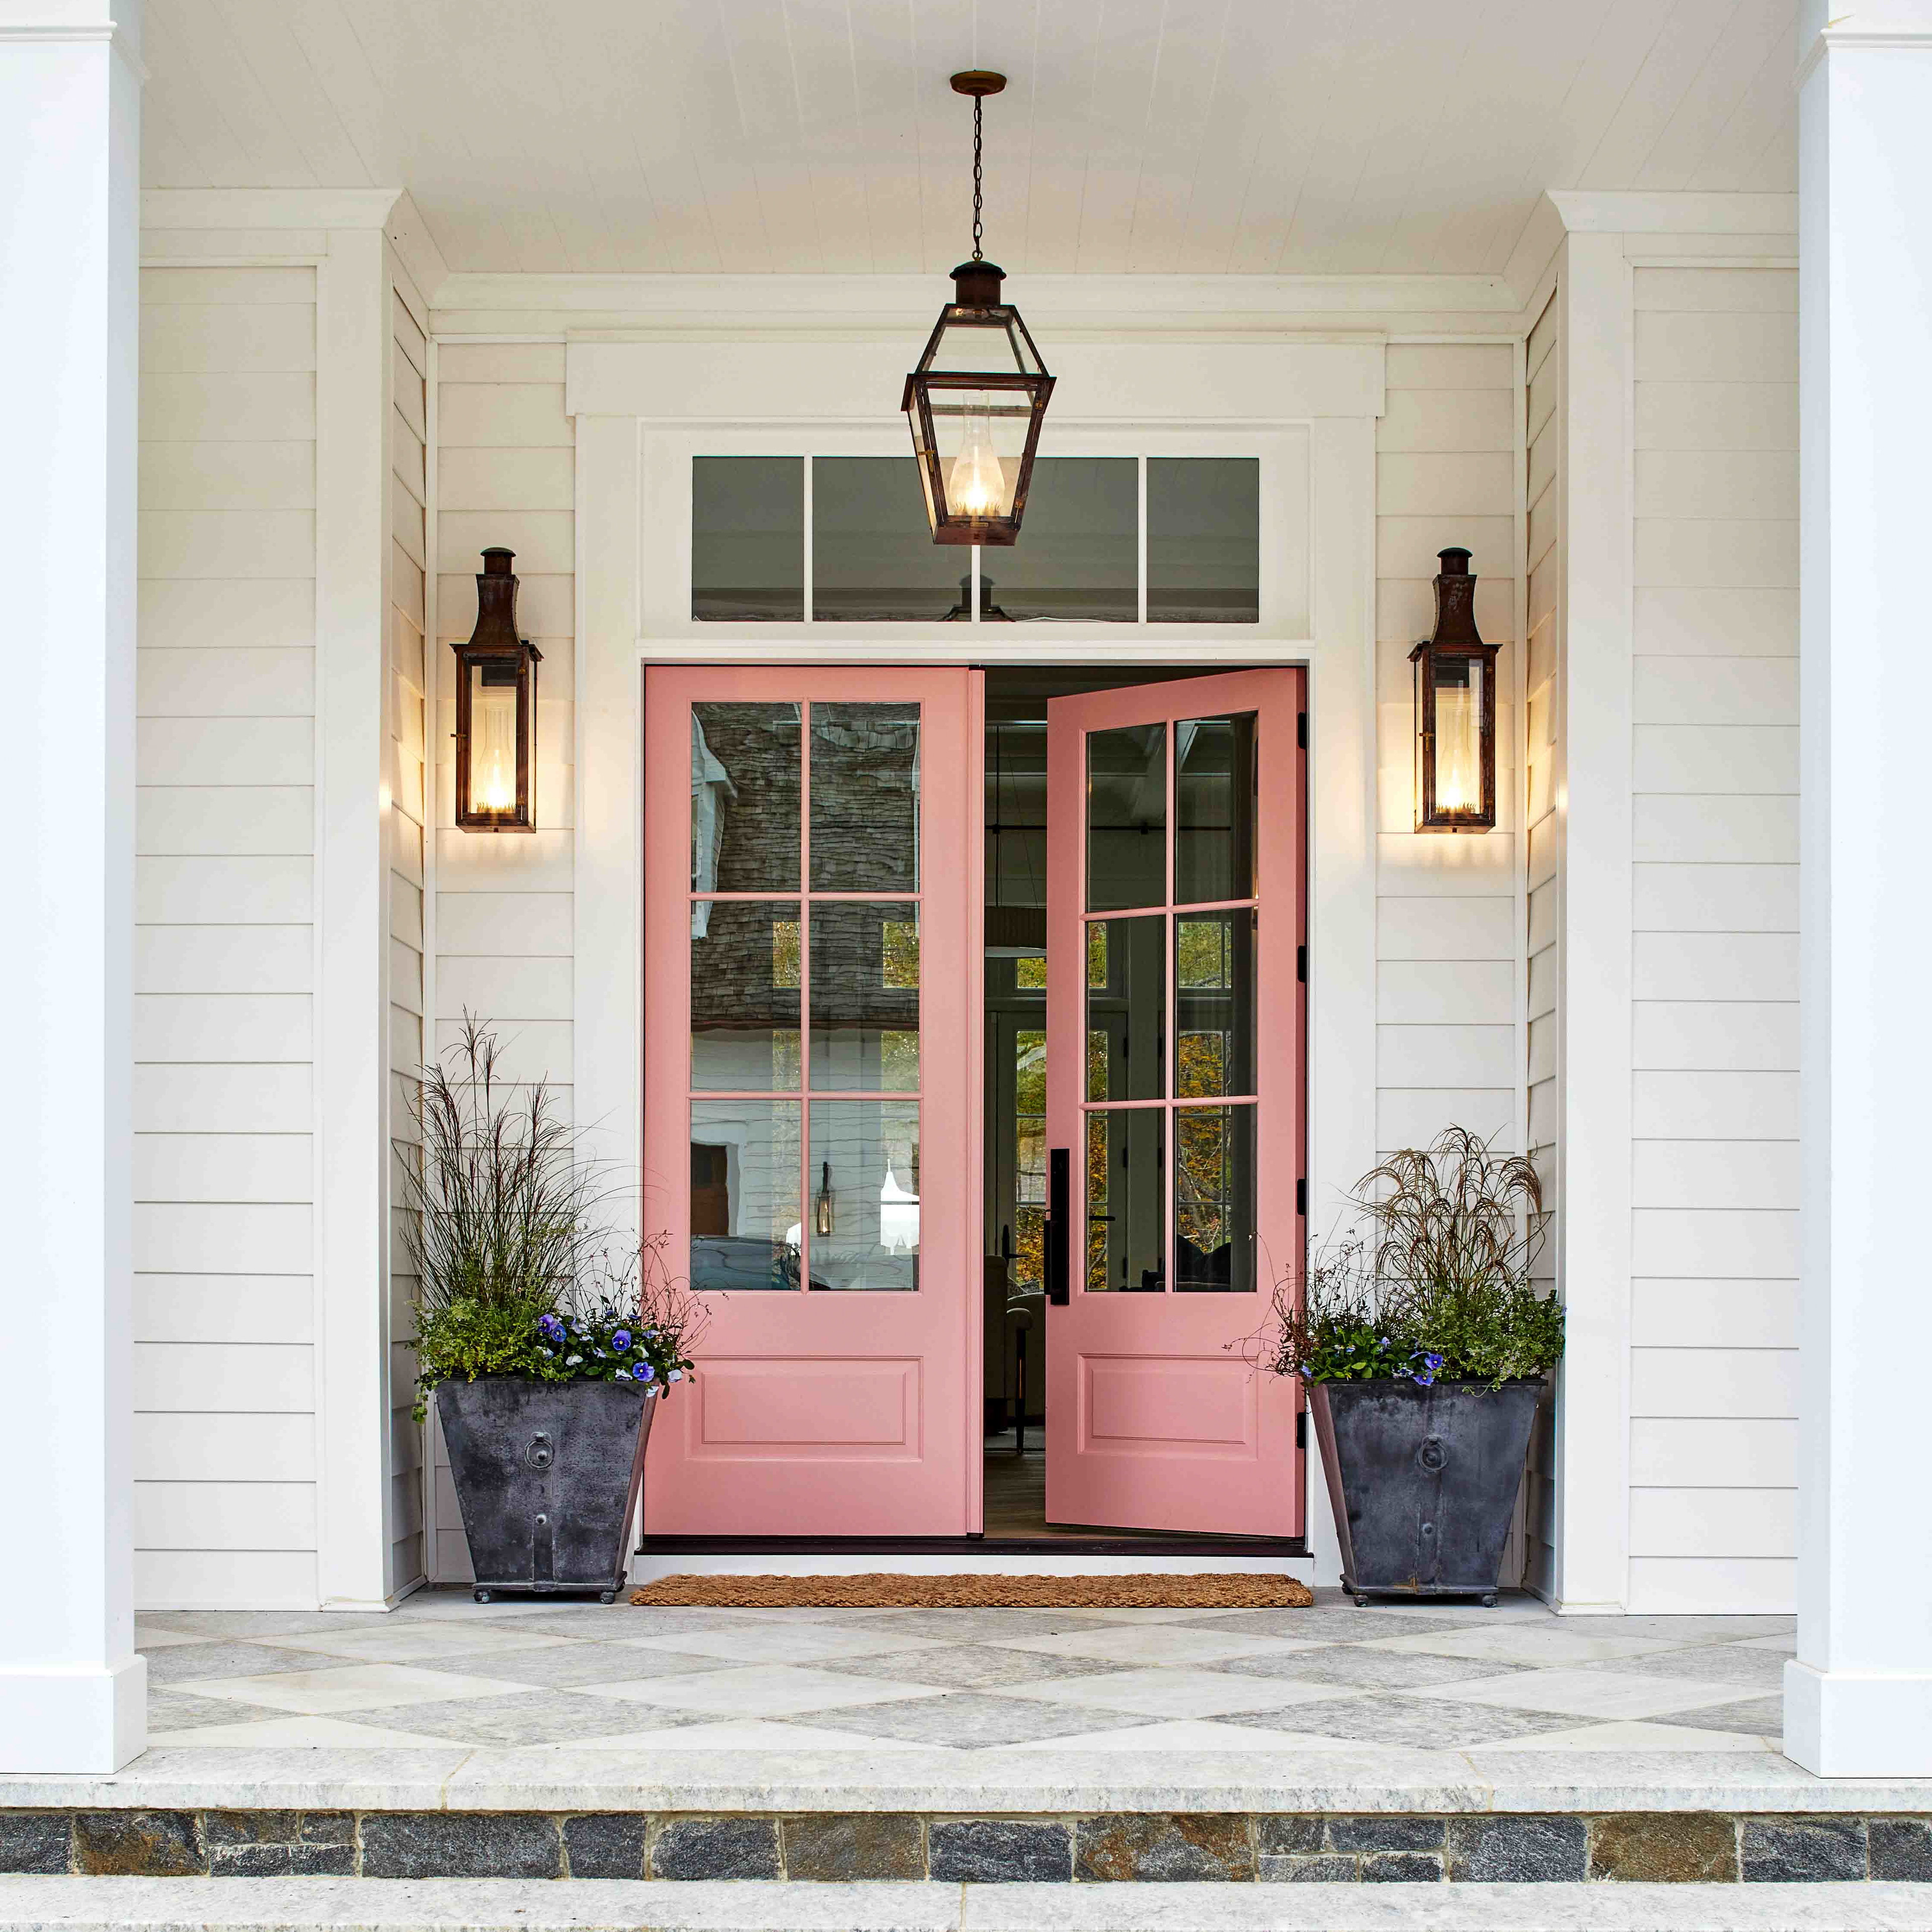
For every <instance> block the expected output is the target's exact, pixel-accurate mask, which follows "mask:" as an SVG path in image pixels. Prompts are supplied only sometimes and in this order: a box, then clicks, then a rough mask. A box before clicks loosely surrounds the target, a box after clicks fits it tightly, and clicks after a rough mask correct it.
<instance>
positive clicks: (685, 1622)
mask: <svg viewBox="0 0 1932 1932" xmlns="http://www.w3.org/2000/svg"><path fill="white" fill-rule="evenodd" d="M736 1622H739V1619H737V1618H736V1617H735V1616H733V1615H732V1613H730V1611H729V1610H697V1609H691V1610H683V1609H679V1608H676V1607H667V1608H665V1609H662V1610H660V1609H658V1608H657V1607H655V1605H651V1606H646V1607H642V1608H640V1609H633V1608H632V1607H631V1606H630V1605H629V1604H625V1603H622V1602H619V1603H615V1604H572V1605H571V1606H570V1607H568V1608H567V1609H564V1610H541V1611H538V1612H537V1613H535V1614H533V1615H532V1616H526V1617H523V1618H520V1619H518V1620H517V1626H516V1627H517V1629H519V1630H526V1631H530V1632H532V1634H535V1635H537V1636H540V1637H582V1638H583V1639H585V1640H586V1641H588V1642H589V1643H628V1642H629V1641H631V1640H633V1639H634V1638H637V1637H656V1636H658V1635H661V1634H662V1633H663V1632H664V1631H687V1630H723V1629H725V1628H727V1627H728V1626H730V1625H733V1624H735V1623H736ZM460 1641H461V1639H460V1637H454V1636H452V1642H453V1643H460Z"/></svg>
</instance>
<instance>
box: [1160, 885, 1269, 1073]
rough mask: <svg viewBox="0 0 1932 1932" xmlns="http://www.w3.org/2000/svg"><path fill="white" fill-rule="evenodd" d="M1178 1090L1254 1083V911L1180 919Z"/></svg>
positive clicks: (1177, 925)
mask: <svg viewBox="0 0 1932 1932" xmlns="http://www.w3.org/2000/svg"><path fill="white" fill-rule="evenodd" d="M1174 1031H1175V1093H1176V1094H1178V1095H1179V1096H1180V1097H1181V1099H1182V1100H1208V1099H1211V1098H1212V1097H1214V1096H1216V1095H1218V1094H1252V1093H1253V1091H1255V1084H1254V1083H1255V915H1254V911H1253V908H1252V907H1246V908H1244V909H1243V910H1241V911H1238V912H1203V913H1193V914H1191V915H1190V914H1185V913H1183V914H1180V915H1178V916H1176V918H1175V922H1174Z"/></svg>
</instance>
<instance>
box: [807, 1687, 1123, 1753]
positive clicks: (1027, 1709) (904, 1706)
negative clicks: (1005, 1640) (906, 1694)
mask: <svg viewBox="0 0 1932 1932" xmlns="http://www.w3.org/2000/svg"><path fill="white" fill-rule="evenodd" d="M805 1721H807V1722H808V1723H809V1724H811V1725H813V1726H814V1727H817V1728H818V1729H820V1730H844V1731H853V1732H856V1733H858V1734H859V1736H861V1737H868V1738H896V1739H902V1740H903V1741H904V1742H907V1743H908V1744H923V1745H954V1746H960V1745H963V1746H965V1747H967V1748H969V1749H981V1750H983V1749H985V1748H986V1747H988V1746H989V1745H1017V1744H1032V1743H1036V1742H1039V1741H1040V1740H1041V1739H1049V1738H1058V1739H1067V1740H1070V1741H1071V1740H1073V1739H1078V1738H1079V1737H1080V1736H1082V1735H1086V1736H1094V1735H1096V1734H1098V1733H1102V1732H1106V1731H1114V1730H1126V1729H1127V1728H1128V1727H1130V1726H1132V1725H1139V1724H1145V1723H1146V1719H1145V1718H1144V1717H1140V1716H1137V1715H1134V1714H1133V1713H1131V1712H1120V1711H1097V1710H1089V1709H1073V1708H1070V1707H1068V1706H1062V1705H1052V1704H1040V1703H1032V1702H1031V1701H1029V1700H1025V1699H1022V1698H1019V1697H987V1696H983V1695H981V1694H978V1693H977V1692H974V1691H959V1692H957V1693H955V1694H953V1695H952V1696H950V1697H916V1698H907V1699H904V1700H901V1702H899V1703H892V1704H872V1705H868V1706H865V1707H864V1708H862V1709H856V1710H850V1709H848V1710H841V1711H814V1712H811V1713H810V1714H809V1715H808V1718H806V1720H805Z"/></svg>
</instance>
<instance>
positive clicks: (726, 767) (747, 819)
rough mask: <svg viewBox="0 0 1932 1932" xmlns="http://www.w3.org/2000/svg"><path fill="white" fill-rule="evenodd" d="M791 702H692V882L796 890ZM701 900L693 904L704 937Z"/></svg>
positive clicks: (694, 924) (717, 888)
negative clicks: (697, 903) (698, 903)
mask: <svg viewBox="0 0 1932 1932" xmlns="http://www.w3.org/2000/svg"><path fill="white" fill-rule="evenodd" d="M798 801H799V710H798V706H796V704H694V705H693V706H691V890H692V891H693V892H796V891H797V890H798ZM705 913H706V907H703V906H702V905H695V906H693V907H691V932H692V933H693V935H694V936H697V937H702V933H703V919H704V915H705Z"/></svg>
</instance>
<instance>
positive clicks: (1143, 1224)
mask: <svg viewBox="0 0 1932 1932" xmlns="http://www.w3.org/2000/svg"><path fill="white" fill-rule="evenodd" d="M1166 1125H1167V1109H1166V1108H1165V1107H1133V1108H1127V1109H1121V1110H1118V1111H1109V1112H1103V1113H1090V1114H1089V1115H1088V1116H1087V1289H1088V1293H1089V1294H1099V1293H1101V1292H1104V1291H1107V1290H1121V1291H1124V1292H1129V1293H1142V1292H1152V1293H1158V1292H1160V1288H1161V1285H1162V1276H1163V1272H1164V1271H1165V1269H1166V1265H1167V1230H1166V1225H1165V1222H1166V1217H1165V1216H1164V1215H1163V1213H1162V1211H1161V1209H1162V1203H1163V1200H1164V1199H1165V1197H1166V1192H1167V1190H1166V1187H1165V1185H1164V1184H1163V1179H1162V1172H1161V1163H1162V1160H1163V1151H1162V1150H1163V1142H1164V1140H1165V1137H1166Z"/></svg>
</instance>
